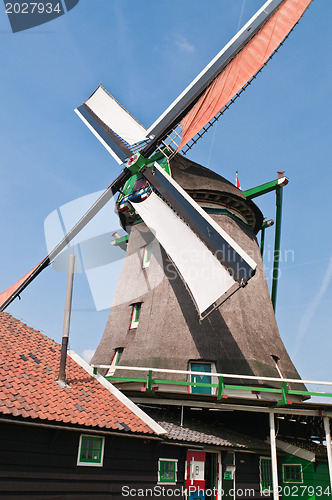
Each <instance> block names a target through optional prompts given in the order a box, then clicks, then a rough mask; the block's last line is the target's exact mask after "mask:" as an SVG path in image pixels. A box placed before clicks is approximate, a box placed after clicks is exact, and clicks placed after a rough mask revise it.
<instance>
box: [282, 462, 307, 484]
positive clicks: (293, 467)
mask: <svg viewBox="0 0 332 500" xmlns="http://www.w3.org/2000/svg"><path fill="white" fill-rule="evenodd" d="M282 473H283V479H284V483H303V474H302V465H301V464H283V466H282Z"/></svg>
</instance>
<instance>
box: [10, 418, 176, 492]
mask: <svg viewBox="0 0 332 500" xmlns="http://www.w3.org/2000/svg"><path fill="white" fill-rule="evenodd" d="M80 434H81V433H80V432H77V431H66V430H61V429H59V430H57V429H44V428H36V427H32V426H27V425H13V424H4V423H0V442H1V446H0V498H1V499H7V498H8V499H10V500H15V499H21V498H23V497H24V498H29V499H31V500H34V499H38V500H41V499H43V500H46V499H53V500H55V499H57V500H58V499H59V500H60V499H61V500H62V499H70V500H74V499H82V498H87V499H88V500H94V499H102V498H105V499H106V498H107V499H108V500H110V499H113V498H115V499H116V498H125V496H123V495H122V494H121V493H122V491H121V489H122V486H124V485H128V486H129V487H130V488H133V489H136V490H138V489H140V488H143V489H146V488H153V487H154V486H156V485H157V481H158V459H159V458H173V459H179V462H178V466H179V471H178V478H179V481H178V483H177V485H176V486H171V485H165V487H166V486H167V488H170V489H172V488H180V487H181V486H182V485H183V484H184V483H183V478H184V462H185V448H180V447H175V446H169V445H165V444H162V443H160V441H156V440H149V439H148V438H147V439H137V438H125V437H117V436H105V453H104V465H103V467H86V466H77V465H76V463H77V453H78V446H79V438H80ZM84 434H88V432H87V433H84ZM128 498H130V497H129V496H128ZM152 498H153V497H152ZM177 498H182V497H177Z"/></svg>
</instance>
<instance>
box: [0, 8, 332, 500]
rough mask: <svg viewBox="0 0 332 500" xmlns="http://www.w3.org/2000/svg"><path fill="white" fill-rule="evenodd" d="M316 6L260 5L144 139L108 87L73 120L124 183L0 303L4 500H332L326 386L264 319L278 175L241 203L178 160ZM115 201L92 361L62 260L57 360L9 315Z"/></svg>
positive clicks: (233, 191)
mask: <svg viewBox="0 0 332 500" xmlns="http://www.w3.org/2000/svg"><path fill="white" fill-rule="evenodd" d="M310 3H311V0H268V1H267V2H266V3H265V4H264V5H263V7H261V8H260V9H259V10H258V11H257V12H256V14H255V15H254V16H253V17H252V18H251V19H250V20H249V21H248V23H247V24H246V25H245V26H244V27H243V28H242V29H241V30H240V31H239V32H238V33H237V34H236V35H235V36H234V37H233V38H232V40H231V41H230V42H229V43H228V44H227V45H226V47H225V48H224V49H222V50H221V51H220V52H219V53H218V54H217V56H216V57H215V58H214V59H213V60H212V61H211V62H210V63H209V64H208V65H207V66H206V67H205V68H204V69H203V70H202V72H201V73H200V74H199V75H198V76H197V78H196V79H195V80H194V81H193V82H192V83H191V84H190V85H189V86H188V87H187V88H186V89H185V90H184V92H182V94H181V95H180V96H179V97H178V98H177V99H176V100H175V101H174V102H173V103H172V104H171V105H170V106H169V107H168V108H167V110H166V111H165V112H164V113H163V114H162V115H161V116H160V117H159V118H158V119H157V120H156V121H155V122H154V124H153V125H152V126H151V127H150V128H149V129H146V128H145V127H143V125H141V124H140V123H139V122H138V121H137V120H136V119H135V118H134V117H133V116H132V115H131V114H130V113H129V112H128V111H127V110H126V109H125V108H123V106H121V104H119V103H118V102H117V100H116V99H115V98H114V97H113V96H112V95H111V94H109V92H108V91H107V90H106V89H105V88H104V87H103V86H102V85H99V86H98V87H97V89H96V90H95V91H94V92H93V94H92V95H91V96H90V97H89V98H88V99H87V100H86V101H85V102H84V103H83V104H82V105H81V106H79V107H78V108H77V109H76V110H75V112H76V114H77V115H78V116H79V117H80V118H81V120H82V121H83V123H85V125H86V126H87V127H88V128H89V129H90V131H92V133H93V134H94V135H95V136H96V137H97V138H98V140H99V141H100V142H101V144H102V145H103V146H104V147H105V148H106V149H107V151H108V152H109V153H110V154H111V155H112V157H113V159H115V161H116V162H117V163H118V164H119V165H122V167H123V170H122V171H121V173H120V175H119V176H118V177H117V178H116V179H115V180H114V181H113V182H112V183H111V184H110V185H109V186H108V187H107V189H106V190H105V191H104V192H103V194H102V195H101V196H100V197H99V198H98V199H97V201H96V202H95V203H94V204H93V205H92V206H91V208H90V209H89V210H88V211H87V212H86V213H85V214H84V215H83V217H82V218H81V219H80V220H79V221H78V222H77V224H76V225H75V226H74V227H73V228H72V229H71V230H70V231H69V232H68V233H67V234H66V236H65V237H64V238H63V240H62V241H60V243H58V244H57V245H56V246H55V248H54V249H53V250H52V251H51V252H50V253H49V254H48V255H47V256H46V257H45V258H44V259H43V260H42V261H41V262H40V263H39V264H38V265H37V266H35V267H34V268H33V269H32V270H31V271H30V272H29V273H27V274H26V275H25V276H24V277H23V278H21V279H20V280H19V281H18V282H16V283H15V284H14V285H13V286H12V287H10V288H9V289H8V290H6V291H5V292H3V293H2V294H1V295H0V310H1V314H0V331H1V334H2V335H1V338H2V340H1V342H2V350H3V352H7V353H10V354H7V356H6V358H5V359H4V362H3V363H2V364H1V373H2V379H3V382H2V391H3V398H2V399H1V401H2V403H1V411H0V414H1V418H0V423H1V426H0V432H1V437H2V440H3V442H4V443H5V444H6V449H7V450H9V452H8V454H7V455H6V457H5V458H4V459H3V468H2V469H3V470H2V473H1V481H0V492H1V494H2V496H3V497H4V498H7V497H8V498H9V497H15V498H20V497H21V496H28V497H29V498H45V499H46V498H73V499H74V498H81V497H83V496H85V497H86V496H88V497H89V498H122V497H136V496H138V497H144V498H148V497H153V498H158V497H180V498H187V499H188V500H198V499H202V500H203V499H215V500H220V499H231V498H233V499H238V498H257V499H258V498H273V499H274V500H276V499H277V498H280V497H282V498H290V497H291V498H293V497H297V496H301V497H302V498H307V499H309V498H318V497H322V498H331V497H332V492H331V484H332V448H331V435H330V417H331V416H332V406H331V403H329V402H325V401H326V400H328V398H330V397H331V394H329V390H330V389H327V388H326V386H329V385H331V384H329V383H328V382H317V381H310V380H309V381H307V380H302V379H301V378H300V375H299V373H298V372H297V369H296V368H295V366H294V364H293V362H292V360H291V358H290V356H289V354H288V352H287V350H286V348H285V346H284V344H283V341H282V339H281V336H280V333H279V330H278V326H277V323H276V319H275V308H276V299H277V284H278V275H279V261H280V235H281V212H282V199H283V189H284V187H285V186H286V185H287V184H288V179H287V177H286V176H285V175H284V172H283V171H279V172H278V176H277V178H276V179H274V180H272V181H270V182H267V183H265V184H262V185H260V186H256V187H253V188H251V189H248V190H246V191H242V190H241V188H240V184H239V181H238V178H236V185H234V184H232V183H231V182H229V181H228V180H227V179H225V178H224V177H222V176H220V175H218V174H217V173H215V172H213V171H212V170H210V169H208V168H206V167H204V166H202V165H200V164H198V163H196V162H194V161H192V160H190V159H189V158H188V157H187V156H186V155H187V153H188V151H190V150H191V148H192V147H193V146H194V145H195V144H196V143H197V142H198V140H199V139H200V138H202V137H203V136H204V135H205V133H206V132H207V131H208V130H209V129H210V128H211V127H212V126H213V124H214V123H215V122H216V121H217V120H218V119H219V118H220V117H221V116H222V115H223V113H224V112H225V111H226V110H227V109H228V108H229V106H230V104H232V103H233V102H234V100H235V99H237V98H238V97H239V96H240V94H241V93H242V92H243V91H244V90H245V89H246V88H247V87H248V85H249V84H250V83H251V82H252V81H253V80H254V79H255V78H256V77H257V75H258V74H259V73H260V72H261V70H262V69H263V68H264V67H265V65H266V64H267V63H268V62H269V61H270V60H271V59H272V57H273V55H274V54H275V53H276V52H277V51H278V48H279V47H280V45H282V44H283V43H284V41H285V39H286V38H288V36H289V34H290V33H291V32H292V31H293V29H294V27H295V26H296V24H297V23H298V22H299V21H300V19H301V18H302V16H303V15H304V14H305V11H306V10H307V8H308V7H309V5H310ZM308 15H309V14H308ZM294 36H296V33H295V34H294ZM272 64H273V63H272ZM267 193H272V195H274V196H275V199H276V217H275V224H274V223H273V221H267V220H265V218H264V216H263V214H262V212H261V210H260V209H259V207H258V206H257V205H256V203H254V201H253V200H254V199H255V198H259V197H260V196H262V195H265V194H267ZM115 195H117V199H116V209H117V214H118V216H119V220H120V223H121V226H122V228H123V229H124V231H125V233H126V235H125V236H122V237H120V236H119V235H117V234H115V236H114V240H113V241H112V242H111V243H112V245H113V246H116V247H119V248H121V249H122V250H123V251H124V252H125V259H124V264H123V268H122V271H121V275H120V278H119V281H118V284H117V289H116V293H115V297H114V301H113V305H112V308H111V310H110V314H109V318H108V320H107V324H106V327H105V331H104V334H103V336H102V338H101V341H100V343H99V345H98V347H97V349H96V352H95V354H94V356H93V358H92V360H91V363H90V364H88V363H86V362H84V361H83V360H82V359H81V358H80V357H79V356H77V355H76V354H75V353H74V352H72V351H67V346H68V333H69V323H70V307H71V293H72V278H73V265H74V264H73V262H74V259H73V258H71V267H70V271H69V272H68V288H67V302H66V315H65V325H64V337H63V342H62V346H61V347H60V346H59V345H58V344H56V343H55V342H54V341H52V340H51V339H49V338H47V337H46V336H45V335H43V334H41V333H40V332H39V331H36V330H34V329H32V328H30V327H29V326H27V325H25V324H24V323H22V322H21V321H19V320H17V319H15V318H13V317H12V316H11V315H9V314H8V313H7V312H4V311H5V309H6V308H7V307H8V306H9V305H10V304H11V303H12V301H13V300H15V298H16V297H18V296H20V295H21V294H22V298H23V297H24V294H23V292H24V289H25V288H26V287H27V286H28V285H29V284H30V283H31V282H32V281H33V280H34V279H35V278H36V277H37V276H38V275H39V274H40V273H41V272H42V271H43V270H44V269H45V268H47V267H48V266H49V265H50V264H51V263H53V262H54V261H55V259H56V258H57V257H58V256H59V255H60V254H61V253H62V252H63V251H64V250H65V249H67V248H68V245H69V244H70V242H71V241H72V240H73V239H74V238H75V236H76V235H77V234H79V233H80V231H81V230H82V229H83V228H84V227H85V226H86V225H87V224H88V222H89V221H91V220H92V219H93V218H94V217H95V215H96V214H97V213H98V212H99V211H100V210H101V209H102V208H103V207H104V206H105V205H106V203H107V202H109V201H110V199H111V198H113V197H114V196H115ZM273 224H274V228H275V248H274V251H273V257H274V263H273V285H272V293H271V295H270V292H269V289H268V285H267V280H266V276H265V272H264V265H263V260H262V255H263V252H264V238H265V230H266V229H267V228H268V227H271V226H273ZM258 233H259V234H260V244H258V242H257V235H258ZM262 311H264V313H263V314H262ZM235 312H236V313H235ZM60 358H61V365H60V371H59V370H58V364H59V361H60ZM36 384H37V385H39V386H40V387H41V388H42V394H44V396H43V397H41V396H40V394H39V395H37V393H36V392H35V389H34V387H35V385H36ZM311 384H316V386H320V387H322V388H321V389H320V390H315V392H313V391H311V390H310V389H309V388H308V386H309V385H311ZM325 389H326V391H325ZM313 396H315V398H316V399H315V401H313V400H312V397H313ZM27 430H29V433H27V432H26V431H27ZM18 455H19V459H18V458H17V456H18ZM55 457H58V458H60V459H59V461H57V460H56V459H55Z"/></svg>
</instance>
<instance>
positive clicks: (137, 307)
mask: <svg viewBox="0 0 332 500" xmlns="http://www.w3.org/2000/svg"><path fill="white" fill-rule="evenodd" d="M141 306H142V303H141V302H137V303H136V304H133V306H132V308H133V310H132V314H131V322H130V328H137V327H138V322H139V317H140V315H141Z"/></svg>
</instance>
